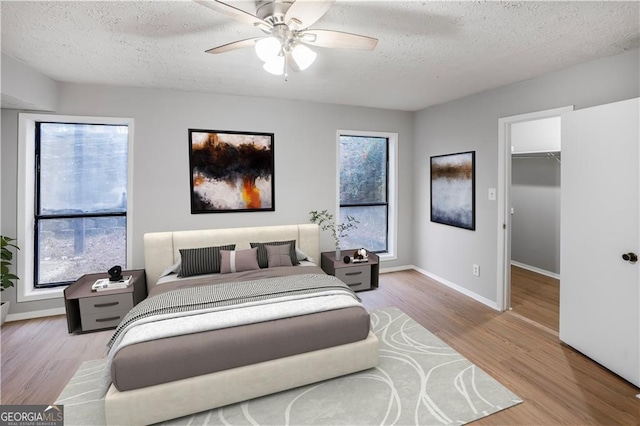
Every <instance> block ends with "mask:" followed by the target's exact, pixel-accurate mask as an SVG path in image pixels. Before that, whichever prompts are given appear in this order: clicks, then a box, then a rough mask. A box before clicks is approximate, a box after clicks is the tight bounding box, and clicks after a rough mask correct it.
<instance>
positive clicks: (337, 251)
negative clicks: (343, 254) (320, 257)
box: [336, 247, 340, 260]
mask: <svg viewBox="0 0 640 426" xmlns="http://www.w3.org/2000/svg"><path fill="white" fill-rule="evenodd" d="M336 260H340V247H336Z"/></svg>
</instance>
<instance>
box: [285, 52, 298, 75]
mask: <svg viewBox="0 0 640 426" xmlns="http://www.w3.org/2000/svg"><path fill="white" fill-rule="evenodd" d="M286 55H287V65H289V68H291V70H292V71H293V72H300V66H298V63H297V62H296V60H295V59H294V58H293V55H292V54H291V52H287V53H286Z"/></svg>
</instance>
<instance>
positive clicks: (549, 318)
mask: <svg viewBox="0 0 640 426" xmlns="http://www.w3.org/2000/svg"><path fill="white" fill-rule="evenodd" d="M511 308H512V309H513V311H514V312H515V313H516V314H519V315H522V316H523V317H525V318H527V319H529V320H531V321H534V322H537V323H538V324H541V325H542V326H544V327H547V328H549V329H551V330H553V331H554V332H556V333H558V331H559V330H560V280H557V279H555V278H551V277H548V276H545V275H542V274H538V273H536V272H532V271H529V270H527V269H523V268H520V267H518V266H511Z"/></svg>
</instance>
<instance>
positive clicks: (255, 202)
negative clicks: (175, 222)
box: [189, 129, 275, 213]
mask: <svg viewBox="0 0 640 426" xmlns="http://www.w3.org/2000/svg"><path fill="white" fill-rule="evenodd" d="M273 145H274V134H273V133H255V132H235V131H222V130H198V129H189V163H190V184H191V213H224V212H253V211H274V210H275V194H274V191H275V183H274V156H273V153H274V151H273Z"/></svg>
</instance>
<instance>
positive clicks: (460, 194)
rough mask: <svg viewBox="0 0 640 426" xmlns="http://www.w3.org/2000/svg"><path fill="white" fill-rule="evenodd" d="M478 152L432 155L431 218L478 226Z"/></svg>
mask: <svg viewBox="0 0 640 426" xmlns="http://www.w3.org/2000/svg"><path fill="white" fill-rule="evenodd" d="M475 162H476V152H475V151H469V152H460V153H457V154H447V155H437V156H434V157H431V222H436V223H442V224H445V225H451V226H456V227H458V228H464V229H470V230H475V229H476V213H475V204H476V196H475V193H476V191H475Z"/></svg>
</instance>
